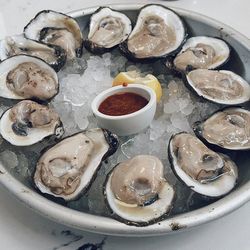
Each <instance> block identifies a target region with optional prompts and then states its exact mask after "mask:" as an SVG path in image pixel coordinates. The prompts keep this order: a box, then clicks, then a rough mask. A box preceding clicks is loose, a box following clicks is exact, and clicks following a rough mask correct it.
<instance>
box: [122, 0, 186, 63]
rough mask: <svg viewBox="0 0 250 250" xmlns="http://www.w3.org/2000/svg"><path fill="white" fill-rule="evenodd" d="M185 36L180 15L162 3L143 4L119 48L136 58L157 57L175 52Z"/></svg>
mask: <svg viewBox="0 0 250 250" xmlns="http://www.w3.org/2000/svg"><path fill="white" fill-rule="evenodd" d="M185 37H186V31H185V27H184V24H183V22H182V20H181V19H180V17H179V16H178V15H177V14H176V13H175V12H174V11H172V10H171V9H168V8H166V7H165V6H163V5H157V4H150V5H146V6H144V7H143V8H142V9H141V11H140V13H139V16H138V18H137V22H136V25H135V27H134V29H133V30H132V32H131V34H130V35H129V37H128V40H127V41H126V43H125V44H123V45H122V46H121V49H122V50H123V51H124V52H125V53H128V54H129V55H130V56H131V57H133V58H136V59H146V58H148V59H149V58H159V57H165V56H168V55H170V54H173V53H175V52H176V51H177V50H178V49H179V47H180V46H181V45H182V43H183V42H184V40H185Z"/></svg>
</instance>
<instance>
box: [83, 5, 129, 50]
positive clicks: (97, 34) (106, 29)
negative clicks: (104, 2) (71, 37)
mask: <svg viewBox="0 0 250 250" xmlns="http://www.w3.org/2000/svg"><path fill="white" fill-rule="evenodd" d="M131 30H132V27H131V21H130V19H129V18H128V17H127V16H126V15H125V14H123V13H121V12H118V11H115V10H112V9H110V8H108V7H103V8H99V9H98V10H97V11H96V12H95V13H94V14H93V15H92V16H91V18H90V25H89V34H88V39H87V40H86V41H85V46H86V48H87V49H89V50H90V51H92V52H102V53H103V52H105V51H107V50H109V49H111V48H113V47H115V46H116V45H118V44H120V43H121V42H123V41H125V40H126V39H127V38H128V36H129V34H130V32H131Z"/></svg>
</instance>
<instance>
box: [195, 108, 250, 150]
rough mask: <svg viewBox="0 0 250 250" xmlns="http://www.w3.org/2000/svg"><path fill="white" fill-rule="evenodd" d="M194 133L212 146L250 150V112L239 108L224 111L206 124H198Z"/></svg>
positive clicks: (217, 113)
mask: <svg viewBox="0 0 250 250" xmlns="http://www.w3.org/2000/svg"><path fill="white" fill-rule="evenodd" d="M194 131H195V133H196V135H197V136H198V137H200V138H201V139H204V140H205V141H206V142H208V143H210V144H212V145H216V146H219V147H221V148H225V149H230V150H248V149H250V111H249V110H246V109H242V108H238V107H232V108H226V109H223V110H221V111H218V112H216V113H215V114H213V115H212V116H211V117H209V118H208V119H207V120H205V121H204V122H196V123H195V124H194Z"/></svg>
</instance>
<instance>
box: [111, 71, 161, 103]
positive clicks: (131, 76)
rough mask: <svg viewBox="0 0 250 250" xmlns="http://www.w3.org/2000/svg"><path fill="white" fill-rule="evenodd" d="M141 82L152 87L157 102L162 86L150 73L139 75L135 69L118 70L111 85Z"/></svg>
mask: <svg viewBox="0 0 250 250" xmlns="http://www.w3.org/2000/svg"><path fill="white" fill-rule="evenodd" d="M132 83H137V84H142V85H145V86H148V87H149V88H151V89H153V90H154V91H155V94H156V98H157V102H159V101H160V99H161V96H162V88H161V84H160V82H159V81H158V79H157V78H156V77H155V76H154V75H151V74H148V75H146V76H145V77H141V75H140V73H139V72H137V71H128V72H120V73H119V74H118V75H117V76H116V77H115V78H114V80H113V83H112V86H113V87H114V86H118V85H123V84H132Z"/></svg>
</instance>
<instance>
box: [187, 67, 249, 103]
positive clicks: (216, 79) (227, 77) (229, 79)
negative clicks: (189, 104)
mask: <svg viewBox="0 0 250 250" xmlns="http://www.w3.org/2000/svg"><path fill="white" fill-rule="evenodd" d="M186 77H187V83H188V85H189V86H190V87H191V88H192V89H193V90H194V91H195V93H196V94H197V95H199V96H201V97H203V98H205V99H207V100H209V101H212V102H215V103H219V104H226V105H236V104H241V103H244V102H247V101H249V100H250V85H249V84H248V83H247V82H246V81H245V80H244V79H243V78H242V77H241V76H239V75H237V74H235V73H233V72H231V71H226V70H220V71H216V70H208V69H196V70H193V71H191V72H189V73H188V74H187V76H186Z"/></svg>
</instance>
